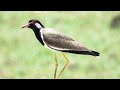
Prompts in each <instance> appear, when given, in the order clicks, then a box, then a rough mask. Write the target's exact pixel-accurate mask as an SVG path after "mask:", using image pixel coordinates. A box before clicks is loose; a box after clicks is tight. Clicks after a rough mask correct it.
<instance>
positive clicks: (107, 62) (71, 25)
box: [0, 11, 120, 79]
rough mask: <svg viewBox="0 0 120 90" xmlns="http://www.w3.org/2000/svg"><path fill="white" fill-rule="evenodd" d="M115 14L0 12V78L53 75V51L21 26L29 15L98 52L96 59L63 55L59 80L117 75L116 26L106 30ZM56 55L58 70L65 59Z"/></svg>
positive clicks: (119, 36) (119, 32)
mask: <svg viewBox="0 0 120 90" xmlns="http://www.w3.org/2000/svg"><path fill="white" fill-rule="evenodd" d="M117 14H120V12H115V11H113V12H112V11H111V12H110V11H109V12H107V11H106V12H105V11H104V12H102V11H101V12H100V11H99V12H95V11H93V12H90V11H89V12H87V11H86V12H83V11H79V12H75V11H73V12H70V11H69V12H67V11H66V12H65V11H62V12H60V11H48V12H47V11H45V12H43V11H41V12H30V11H29V12H26V11H22V12H20V11H19V12H17V11H9V12H7V11H1V12H0V78H13V79H14V78H48V79H52V78H53V75H54V67H55V66H54V65H55V61H54V58H53V52H51V51H50V50H48V49H46V48H44V47H43V46H42V45H40V44H39V42H38V41H37V39H36V38H35V36H34V33H33V31H32V30H30V29H21V26H22V25H24V24H26V23H27V22H28V21H29V20H30V19H33V18H34V19H38V20H40V21H41V22H42V23H43V24H44V25H45V27H51V28H55V29H57V30H58V31H61V32H64V33H65V34H67V35H69V36H71V37H72V38H74V39H75V40H77V41H79V42H81V43H82V44H84V45H85V46H86V47H88V48H90V49H92V50H96V51H99V52H100V58H95V57H92V56H84V55H75V54H66V56H67V57H68V58H69V60H70V64H69V66H68V68H67V69H66V70H65V72H64V73H63V75H62V78H63V79H67V78H70V79H74V78H88V79H89V78H97V79H101V78H105V79H106V78H120V28H117V29H110V21H111V20H112V18H113V16H115V15H117ZM57 57H58V61H59V69H58V73H59V72H60V70H61V69H62V67H63V65H64V63H65V62H64V60H62V57H61V54H60V53H58V54H57Z"/></svg>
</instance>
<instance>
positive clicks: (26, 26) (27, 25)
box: [21, 23, 30, 28]
mask: <svg viewBox="0 0 120 90" xmlns="http://www.w3.org/2000/svg"><path fill="white" fill-rule="evenodd" d="M29 26H30V23H28V24H26V25H24V26H22V27H21V28H28V27H29Z"/></svg>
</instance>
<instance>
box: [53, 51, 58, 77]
mask: <svg viewBox="0 0 120 90" xmlns="http://www.w3.org/2000/svg"><path fill="white" fill-rule="evenodd" d="M54 58H55V73H54V79H56V73H57V68H58V61H57V56H56V53H55V54H54Z"/></svg>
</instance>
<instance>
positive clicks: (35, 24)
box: [22, 19, 44, 29]
mask: <svg viewBox="0 0 120 90" xmlns="http://www.w3.org/2000/svg"><path fill="white" fill-rule="evenodd" d="M22 28H31V29H36V28H37V29H41V28H44V26H43V25H42V24H41V23H40V21H38V20H36V19H31V20H29V22H28V24H26V25H24V26H22Z"/></svg>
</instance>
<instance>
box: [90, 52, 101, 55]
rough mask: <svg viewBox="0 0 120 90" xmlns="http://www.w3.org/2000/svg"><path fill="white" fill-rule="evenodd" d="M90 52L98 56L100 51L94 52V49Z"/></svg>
mask: <svg viewBox="0 0 120 90" xmlns="http://www.w3.org/2000/svg"><path fill="white" fill-rule="evenodd" d="M91 54H92V55H93V56H99V54H100V53H99V52H96V51H92V52H91Z"/></svg>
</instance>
